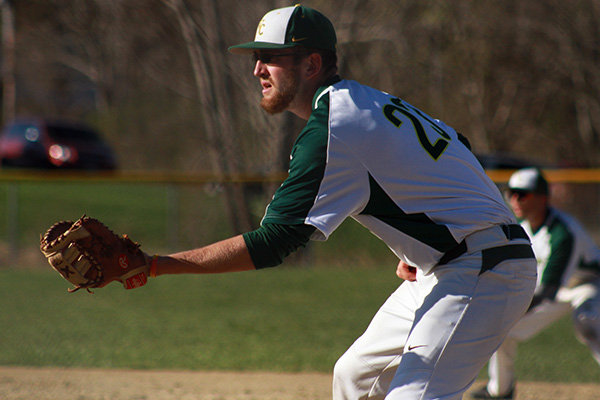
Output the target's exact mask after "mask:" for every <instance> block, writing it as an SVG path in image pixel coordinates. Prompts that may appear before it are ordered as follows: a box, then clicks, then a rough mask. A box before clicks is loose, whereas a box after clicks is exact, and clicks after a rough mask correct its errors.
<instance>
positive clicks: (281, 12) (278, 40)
mask: <svg viewBox="0 0 600 400" xmlns="http://www.w3.org/2000/svg"><path fill="white" fill-rule="evenodd" d="M336 43H337V38H336V35H335V29H334V28H333V25H332V23H331V21H329V19H327V17H326V16H324V15H323V14H321V13H320V12H318V11H316V10H313V9H312V8H308V7H303V6H301V5H299V4H298V5H295V6H293V7H285V8H278V9H276V10H272V11H269V12H268V13H266V14H265V16H264V17H263V18H262V19H261V20H260V22H259V23H258V28H256V36H255V38H254V42H250V43H243V44H238V45H236V46H231V47H230V48H229V51H230V52H232V53H234V54H252V53H253V52H254V51H255V50H276V49H289V48H293V47H296V46H306V47H313V48H317V49H325V50H331V51H335V50H336Z"/></svg>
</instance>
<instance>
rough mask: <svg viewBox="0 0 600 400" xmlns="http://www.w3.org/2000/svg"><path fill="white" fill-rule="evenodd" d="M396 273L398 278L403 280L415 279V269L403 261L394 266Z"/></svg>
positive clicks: (412, 280) (410, 280)
mask: <svg viewBox="0 0 600 400" xmlns="http://www.w3.org/2000/svg"><path fill="white" fill-rule="evenodd" d="M396 275H398V278H400V279H404V280H405V281H409V282H415V281H416V280H417V269H416V268H415V267H411V266H410V265H408V264H407V263H405V262H404V261H400V262H399V263H398V267H397V268H396Z"/></svg>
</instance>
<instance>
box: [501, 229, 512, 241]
mask: <svg viewBox="0 0 600 400" xmlns="http://www.w3.org/2000/svg"><path fill="white" fill-rule="evenodd" d="M502 230H503V231H504V236H506V238H507V239H508V241H509V242H510V241H511V240H512V237H511V236H512V235H511V234H510V226H508V225H502Z"/></svg>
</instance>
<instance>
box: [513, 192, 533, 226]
mask: <svg viewBox="0 0 600 400" xmlns="http://www.w3.org/2000/svg"><path fill="white" fill-rule="evenodd" d="M507 196H508V201H509V203H510V207H511V208H512V210H513V212H514V213H515V216H516V217H517V218H522V219H527V218H528V216H529V215H531V212H532V211H533V210H534V209H535V208H536V206H537V203H538V200H536V195H535V194H534V193H532V192H526V191H509V192H508V193H507Z"/></svg>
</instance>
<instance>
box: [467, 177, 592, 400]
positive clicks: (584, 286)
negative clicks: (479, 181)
mask: <svg viewBox="0 0 600 400" xmlns="http://www.w3.org/2000/svg"><path fill="white" fill-rule="evenodd" d="M506 197H507V198H508V201H509V203H510V206H511V208H512V209H513V211H514V213H515V215H516V216H517V218H519V219H521V220H522V226H523V228H525V231H526V232H527V234H528V235H529V237H530V238H531V240H532V243H533V250H534V252H535V255H536V257H537V261H538V282H537V286H536V290H535V294H534V297H533V301H532V303H531V306H530V308H529V311H528V312H527V313H526V314H525V316H524V317H523V318H522V319H521V320H520V321H519V322H518V323H517V324H516V325H515V326H514V328H513V329H512V330H511V331H510V333H509V334H508V337H507V339H506V340H505V341H504V343H503V344H502V346H501V347H500V348H499V349H498V351H497V352H496V353H494V355H493V356H492V357H491V359H490V362H489V365H488V375H489V377H490V380H489V382H488V384H487V386H485V387H483V388H481V389H480V390H479V391H476V392H474V393H473V394H472V397H473V398H475V399H512V398H514V396H515V374H514V361H515V358H516V353H517V345H518V343H519V342H521V341H524V340H527V339H530V338H531V337H533V336H534V335H536V334H538V333H539V332H541V331H542V330H543V329H545V328H547V327H548V326H549V325H551V324H552V323H553V322H555V321H556V320H558V319H560V318H561V317H563V316H564V315H566V314H567V313H568V312H569V311H571V309H573V322H574V327H575V332H576V334H577V338H578V339H579V340H580V341H581V342H582V343H584V344H586V345H587V346H588V347H589V349H590V350H591V351H592V355H593V356H594V358H595V359H596V361H598V362H599V363H600V296H599V295H598V291H599V284H600V248H598V247H597V246H596V245H595V244H594V242H593V240H592V238H591V237H590V236H589V235H588V234H587V233H586V232H585V230H584V229H583V228H582V227H581V225H580V224H579V223H578V222H577V221H576V220H575V219H574V218H572V217H571V216H569V215H567V214H566V213H564V212H562V211H559V210H558V209H556V208H554V207H551V206H550V204H549V188H548V182H547V181H546V179H545V178H544V176H543V174H542V172H541V171H540V170H539V169H536V168H525V169H521V170H519V171H517V172H515V173H514V174H513V175H512V176H511V178H510V180H509V182H508V191H507V196H506Z"/></svg>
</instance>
